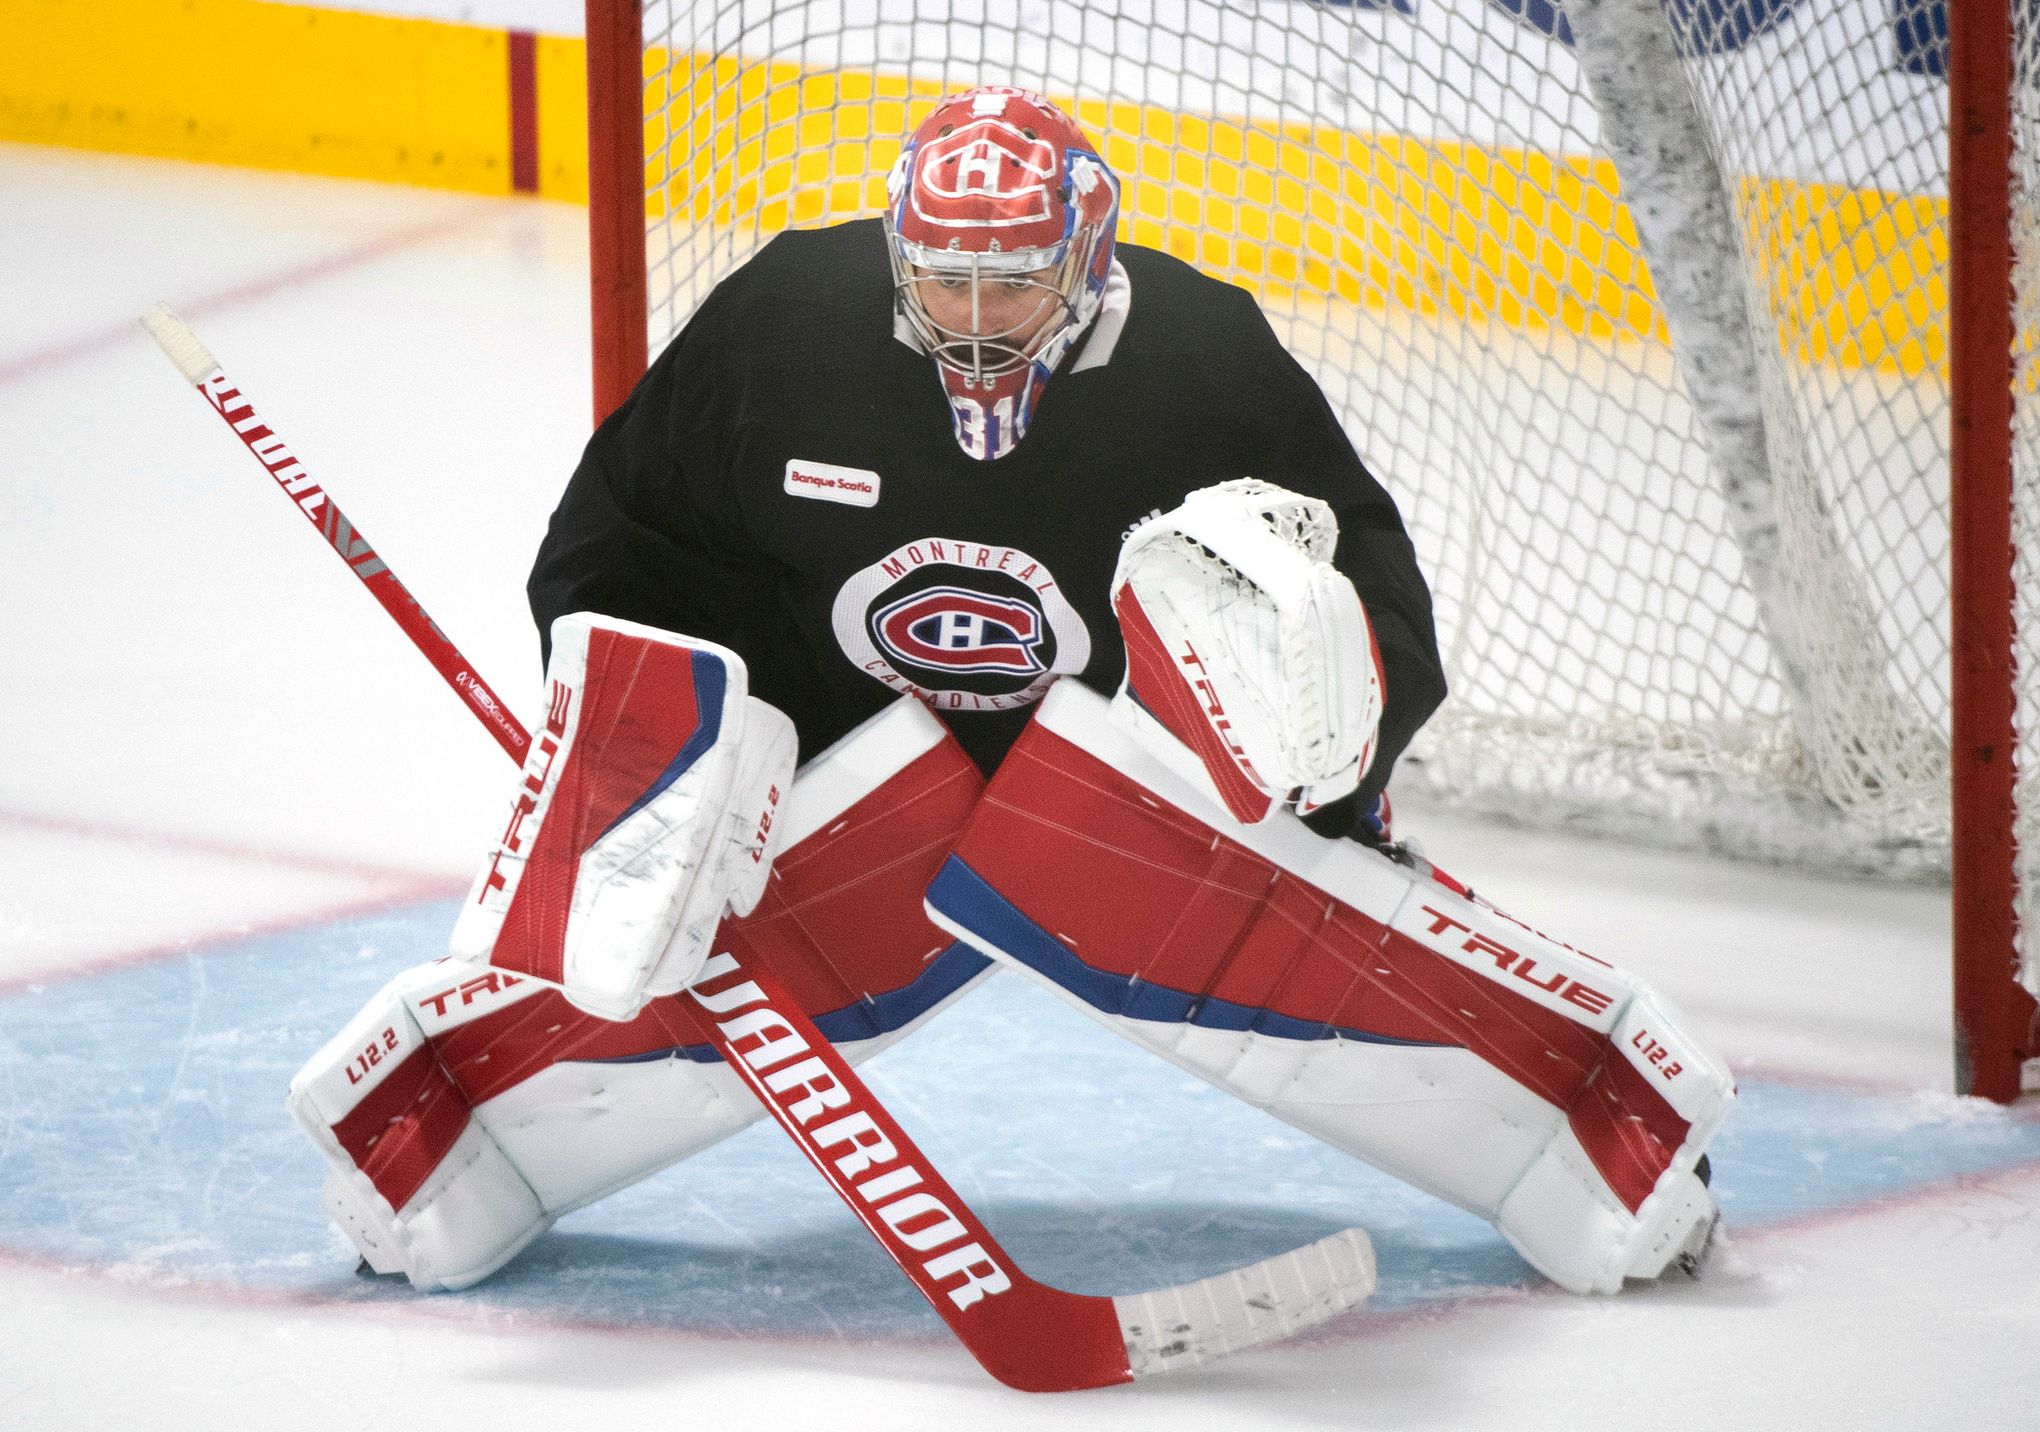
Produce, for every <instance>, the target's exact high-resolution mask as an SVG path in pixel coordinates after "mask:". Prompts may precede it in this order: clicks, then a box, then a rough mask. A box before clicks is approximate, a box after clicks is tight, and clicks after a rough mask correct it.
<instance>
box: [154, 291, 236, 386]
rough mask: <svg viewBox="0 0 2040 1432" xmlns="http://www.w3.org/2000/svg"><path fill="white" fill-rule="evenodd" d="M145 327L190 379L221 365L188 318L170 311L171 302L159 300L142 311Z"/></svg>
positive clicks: (195, 379) (196, 379) (200, 379)
mask: <svg viewBox="0 0 2040 1432" xmlns="http://www.w3.org/2000/svg"><path fill="white" fill-rule="evenodd" d="M142 327H143V328H145V329H147V330H148V332H149V336H150V337H151V338H153V339H155V340H156V342H157V343H158V344H160V345H161V346H162V349H163V352H164V353H166V354H167V355H169V358H170V361H171V362H172V363H175V364H176V365H177V371H178V372H180V373H182V374H183V375H184V377H185V380H186V381H187V382H192V383H199V382H203V381H204V380H205V377H206V375H207V374H208V373H211V372H212V371H213V370H214V369H215V368H217V367H219V366H220V365H219V362H218V360H216V359H215V358H214V357H213V356H212V354H210V353H208V352H207V351H206V347H205V345H204V344H203V343H201V342H199V341H198V335H197V334H196V333H193V332H192V331H191V329H190V328H189V327H188V326H187V325H186V324H185V322H184V320H183V319H181V318H179V317H178V316H177V315H176V314H174V313H172V312H171V311H170V305H169V304H167V303H159V304H157V305H156V306H155V307H154V308H152V309H150V310H149V311H148V312H147V313H145V314H143V315H142Z"/></svg>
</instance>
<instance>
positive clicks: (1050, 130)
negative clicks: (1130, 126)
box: [885, 87, 1119, 462]
mask: <svg viewBox="0 0 2040 1432" xmlns="http://www.w3.org/2000/svg"><path fill="white" fill-rule="evenodd" d="M1118 216H1119V187H1118V184H1117V182H1116V181H1115V180H1114V179H1113V177H1112V175H1111V173H1110V172H1109V171H1108V170H1107V169H1106V168H1105V165H1104V162H1103V161H1102V160H1100V159H1099V157H1098V154H1097V150H1096V147H1095V146H1094V145H1093V144H1092V143H1091V142H1090V140H1089V139H1087V138H1086V137H1085V135H1084V132H1083V131H1082V130H1081V129H1079V128H1078V127H1077V126H1076V124H1075V123H1074V122H1073V121H1072V120H1071V119H1070V118H1069V117H1068V116H1067V115H1065V114H1063V113H1062V111H1060V110H1058V109H1057V108H1056V107H1055V106H1054V105H1052V104H1050V103H1049V102H1048V101H1047V100H1045V99H1043V98H1042V97H1041V96H1040V95H1037V94H1030V93H1028V92H1027V91H1025V90H1017V89H1004V88H998V87H986V88H981V89H974V90H966V91H965V92H963V93H962V94H957V95H951V96H950V97H949V98H948V99H945V100H943V101H942V102H941V103H940V104H938V105H937V106H936V107H935V111H934V113H932V114H930V115H929V116H928V117H927V119H925V120H923V121H922V122H921V125H920V127H919V128H918V129H916V130H915V131H914V133H913V134H912V136H910V137H909V139H908V140H907V146H906V150H905V152H903V153H902V154H901V155H900V158H899V161H898V162H897V163H896V164H894V166H893V170H892V174H891V177H890V178H889V180H888V181H887V207H886V215H885V230H886V246H887V251H888V253H889V255H890V257H891V262H892V272H893V287H894V292H895V295H896V301H897V306H898V310H899V313H900V315H901V317H902V318H903V319H904V320H905V321H906V323H907V326H908V327H909V328H910V329H911V330H912V332H913V334H914V337H915V338H916V339H917V340H919V342H920V344H921V346H922V347H923V348H925V349H926V350H927V351H928V353H929V354H931V355H932V356H933V357H934V359H935V368H936V371H937V372H938V373H939V374H940V375H941V378H942V388H943V391H944V392H945V393H946V394H948V397H949V406H950V412H951V417H952V420H953V421H954V423H955V433H956V441H957V443H958V444H959V445H960V446H961V447H962V448H963V450H964V451H965V452H967V453H969V454H970V455H971V456H972V457H974V458H977V459H979V460H980V461H984V462H989V461H991V460H992V459H994V458H1000V457H1004V456H1005V455H1006V454H1007V453H1009V452H1011V451H1012V450H1013V447H1014V445H1015V444H1016V443H1018V442H1019V441H1020V439H1021V438H1022V437H1023V436H1025V435H1026V432H1027V425H1028V422H1029V421H1030V420H1031V419H1032V417H1033V416H1034V408H1035V405H1036V404H1037V403H1038V402H1040V401H1041V390H1042V388H1043V386H1044V385H1045V384H1046V383H1047V382H1048V379H1049V375H1050V374H1052V373H1053V372H1054V371H1055V367H1056V364H1057V363H1059V362H1060V361H1061V360H1062V357H1063V355H1064V354H1065V353H1067V352H1068V351H1069V349H1070V346H1071V345H1072V344H1073V343H1074V342H1075V341H1076V339H1077V337H1078V336H1079V335H1080V334H1081V333H1082V332H1083V331H1084V328H1085V326H1086V325H1087V324H1089V323H1090V321H1091V320H1092V318H1093V317H1095V316H1096V314H1097V312H1098V305H1099V303H1100V301H1101V299H1102V298H1103V296H1104V292H1105V280H1106V278H1107V276H1108V275H1109V274H1110V273H1111V270H1112V229H1113V225H1114V223H1115V222H1117V220H1118Z"/></svg>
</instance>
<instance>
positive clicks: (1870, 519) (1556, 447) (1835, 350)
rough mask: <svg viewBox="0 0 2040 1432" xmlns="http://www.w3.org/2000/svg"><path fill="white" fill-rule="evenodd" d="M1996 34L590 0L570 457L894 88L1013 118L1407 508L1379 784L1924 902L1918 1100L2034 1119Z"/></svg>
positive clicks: (1493, 4) (877, 165) (2010, 15)
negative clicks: (1810, 873) (1952, 1026)
mask: <svg viewBox="0 0 2040 1432" xmlns="http://www.w3.org/2000/svg"><path fill="white" fill-rule="evenodd" d="M2032 24H2033V14H2032V7H2031V6H2030V5H2025V4H2020V5H2017V6H2014V5H2013V4H2012V3H2011V0H1960V3H1953V4H1951V3H1948V0H1833V3H1824V4H1820V5H1815V4H1813V3H1811V0H1568V3H1567V4H1566V5H1565V6H1563V7H1551V6H1541V5H1537V4H1524V3H1522V0H1418V3H1409V0H1350V3H1339V4H1324V3H1319V0H1259V3H1254V0H1118V3H1116V4H1115V5H1113V6H1111V7H1099V8H1097V9H1095V10H1094V9H1093V8H1092V7H1091V6H1090V5H1089V4H1088V3H1087V0H1044V3H1043V4H1041V5H1038V6H1030V7H1010V8H1008V7H999V6H995V5H990V4H988V3H985V0H731V3H727V4H722V5H719V6H714V7H709V6H702V7H699V8H698V9H697V8H695V7H693V6H690V5H689V4H687V3H684V0H645V3H638V0H624V2H623V3H618V0H587V34H588V64H589V119H590V124H589V132H590V196H591V211H590V252H591V261H592V269H591V277H592V290H591V291H592V299H593V336H594V375H595V403H596V415H597V417H598V419H599V418H600V417H601V416H603V415H604V414H606V413H607V412H609V411H610V410H611V409H612V408H613V407H614V406H615V405H616V404H617V403H618V402H620V401H621V400H622V398H623V397H624V395H625V394H627V392H628V391H629V389H630V386H631V385H632V384H633V383H634V382H635V380H636V378H637V376H638V375H639V374H640V373H641V372H642V371H643V369H644V366H645V363H646V361H647V356H648V354H649V353H650V352H654V351H656V349H657V348H658V347H659V346H661V345H662V344H663V343H664V341H665V340H666V339H667V338H669V337H670V336H671V334H672V333H673V332H674V331H676V330H677V328H678V327H679V325H680V324H681V323H682V322H684V321H685V318H686V316H687V315H688V313H690V312H691V311H692V309H693V307H694V306H695V305H696V304H698V303H699V301H700V300H701V298H702V297H703V296H705V294H706V292H707V290H708V288H709V287H711V286H712V285H713V283H714V282H716V281H717V280H718V279H719V278H720V277H721V276H723V275H724V274H726V273H728V272H729V271H730V270H731V269H732V268H733V267H735V266H736V265H737V264H738V263H741V262H742V260H743V259H744V258H745V257H747V256H748V255H749V254H750V253H751V252H753V251H755V249H756V248H757V247H758V245H759V244H761V243H762V242H763V241H764V239H765V238H767V237H769V236H770V234H771V233H772V232H776V231H777V230H778V229H780V228H784V227H788V226H793V225H799V226H811V225H816V224H822V223H830V222H836V221H838V220H840V219H845V218H850V217H854V216H860V215H868V214H871V213H874V212H876V211H877V207H878V204H879V202H880V196H881V194H882V187H881V181H882V176H883V173H884V169H885V166H886V165H887V164H888V163H889V161H890V159H891V157H892V155H893V154H894V153H896V152H897V137H898V136H899V134H901V133H902V132H903V131H904V130H905V128H906V127H907V125H908V124H909V123H910V122H911V121H912V120H913V119H915V118H918V116H919V114H921V113H923V112H925V107H926V106H928V105H929V104H931V103H932V102H933V100H934V99H935V98H936V97H937V96H938V95H940V94H941V93H943V92H945V91H947V90H949V89H953V88H960V87H962V86H964V85H968V84H972V83H979V82H1001V83H1016V84H1021V85H1024V86H1027V87H1030V88H1036V89H1041V90H1043V91H1045V92H1046V93H1048V94H1050V95H1051V96H1052V97H1054V98H1056V99H1057V100H1059V101H1060V102H1062V103H1064V104H1066V105H1070V106H1072V107H1073V108H1074V109H1075V112H1076V113H1077V115H1078V117H1079V119H1080V120H1081V121H1082V122H1083V123H1084V124H1085V125H1086V127H1087V128H1088V129H1089V130H1090V131H1091V132H1092V133H1093V134H1094V135H1096V136H1097V137H1098V138H1099V140H1100V141H1101V144H1102V145H1103V147H1104V149H1105V151H1106V159H1107V162H1108V163H1110V164H1111V165H1112V166H1113V167H1114V169H1115V171H1116V172H1118V173H1119V174H1120V175H1121V176H1122V178H1123V179H1124V180H1125V190H1126V203H1125V206H1124V217H1123V220H1122V229H1121V236H1122V238H1124V239H1127V240H1130V241H1133V242H1138V243H1143V244H1148V245H1151V246H1154V247H1159V248H1164V249H1166V250H1168V251H1170V252H1172V253H1175V254H1177V255H1178V256H1179V257H1183V258H1186V259H1188V260H1190V261H1192V262H1195V263H1198V264H1199V265H1200V266H1202V267H1204V268H1206V269H1207V270H1208V271H1210V272H1213V273H1215V274H1217V275H1219V276H1220V277H1223V278H1226V279H1228V280H1230V281H1233V282H1236V283H1241V284H1243V285H1244V286H1247V287H1249V288H1252V289H1253V290H1255V291H1256V293H1257V294H1258V295H1259V297H1260V298H1261V301H1262V304H1263V306H1264V308H1265V309H1266V310H1267V311H1268V312H1269V314H1270V317H1271V319H1272V320H1273V321H1274V322H1275V323H1276V324H1277V326H1278V328H1279V329H1280V330H1281V331H1282V332H1283V334H1284V337H1285V339H1286V340H1287V341H1288V342H1289V344H1290V346H1291V348H1292V350H1293V351H1295V352H1296V353H1297V355H1298V357H1299V358H1300V359H1302V361H1304V363H1305V364H1306V365H1307V366H1309V367H1310V368H1311V369H1312V371H1313V372H1314V373H1315V374H1316V375H1317V377H1318V378H1319V381H1320V382H1321V383H1322V384H1323V385H1324V386H1325V388H1326V390H1327V393H1328V396H1330V397H1331V399H1332V401H1333V404H1334V406H1335V407H1336V408H1338V410H1339V411H1340V413H1341V415H1342V417H1343V418H1344V420H1345V421H1346V424H1347V426H1348V429H1349V431H1350V432H1351V433H1352V434H1353V437H1354V440H1355V443H1356V445H1357V446H1358V447H1359V449H1360V451H1361V452H1362V454H1363V455H1364V456H1366V457H1367V459H1368V461H1369V463H1370V465H1372V466H1373V467H1375V469H1376V470H1377V471H1378V472H1380V473H1381V474H1382V476H1383V477H1384V480H1385V481H1387V482H1388V484H1389V486H1390V488H1391V490H1392V491H1394V492H1395V493H1396V495H1397V497H1398V500H1399V501H1400V502H1401V503H1402V505H1403V507H1404V510H1405V514H1406V516H1407V517H1408V518H1409V520H1410V525H1411V529H1412V535H1413V538H1414V539H1415V540H1416V542H1417V545H1418V549H1419V554H1420V556H1421V557H1422V558H1423V560H1424V563H1425V567H1426V570H1427V571H1428V572H1429V573H1430V575H1431V577H1432V581H1433V586H1434V589H1435V591H1436V594H1437V597H1438V611H1439V622H1440V633H1441V640H1442V644H1443V646H1444V649H1445V652H1446V657H1447V665H1448V677H1449V679H1450V680H1451V683H1452V686H1453V691H1454V696H1453V698H1452V700H1451V701H1450V702H1448V705H1447V708H1446V710H1444V711H1442V712H1441V713H1440V715H1439V717H1438V718H1437V719H1435V720H1434V721H1433V723H1432V725H1431V727H1430V728H1428V729H1427V730H1426V732H1425V733H1424V735H1423V736H1422V737H1420V739H1419V742H1418V743H1417V744H1416V745H1415V746H1413V747H1412V749H1411V752H1410V754H1409V756H1408V757H1407V758H1406V761H1405V763H1404V765H1403V766H1401V767H1399V768H1398V775H1397V782H1398V787H1399V788H1407V789H1417V790H1427V791H1431V792H1435V793H1437V794H1439V795H1441V796H1444V797H1447V798H1450V799H1452V800H1454V801H1455V802H1457V803H1459V804H1461V805H1462V806H1465V807H1467V808H1470V809H1473V810H1476V811H1486V812H1492V813H1495V814H1498V815H1500V816H1502V817H1505V818H1507V819H1511V820H1517V821H1527V822H1531V823H1550V824H1556V825H1562V826H1564V827H1566V828H1569V829H1583V830H1591V831H1599V832H1604V833H1606V834H1608V835H1610V836H1612V837H1615V838H1630V839H1644V840H1650V841H1653V842H1667V841H1670V842H1672V843H1682V844H1689V845H1695V846H1700V847H1704V848H1713V849H1718V850H1723V851H1726V852H1729V853H1733V854H1738V855H1742V856H1746V857H1750V858H1756V859H1765V860H1773V861H1790V862H1795V863H1801V864H1806V865H1810V866H1816V867H1824V868H1832V869H1836V870H1841V871H1846V872H1852V873H1855V874H1858V875H1862V876H1864V877H1866V878H1871V879H1905V880H1915V881H1928V882H1946V881H1949V880H1951V879H1952V882H1953V884H1952V897H1951V912H1952V918H1951V927H1952V931H1953V935H1952V941H1951V944H1952V949H1953V958H1952V968H1953V980H1954V986H1955V1009H1956V1030H1955V1047H1956V1067H1957V1075H1956V1083H1957V1087H1958V1088H1959V1089H1961V1090H1963V1091H1964V1092H1975V1093H1979V1094H1984V1095H1987V1096H1989V1097H1992V1098H1995V1099H2000V1100H2007V1099H2010V1098H2013V1097H2015V1096H2016V1095H2017V1094H2018V1093H2019V1092H2020V1090H2021V1088H2022V1086H2024V1087H2033V1086H2034V1085H2035V1084H2036V1083H2040V1030H2036V1027H2035V1006H2034V999H2033V993H2032V991H2033V989H2034V988H2035V987H2036V986H2040V958H2035V957H2032V956H2029V954H2028V953H2027V950H2026V937H2025V934H2024V923H2025V918H2026V910H2027V902H2028V900H2029V898H2030V897H2029V895H2028V891H2027V886H2028V883H2029V882H2028V881H2027V880H2025V879H2024V878H2023V875H2024V871H2025V867H2026V866H2027V865H2028V864H2029V863H2030V861H2029V858H2028V857H2025V856H2023V855H2022V850H2023V849H2024V844H2023V843H2022V842H2021V840H2020V833H2021V830H2022V829H2026V828H2031V826H2032V822H2033V821H2034V819H2035V816H2034V814H2033V812H2035V811H2040V798H2036V795H2035V794H2029V793H2028V792H2027V790H2026V789H2025V787H2026V785H2027V784H2029V783H2032V784H2033V785H2034V791H2035V793H2040V746H2036V745H2034V744H2032V742H2033V737H2032V735H2031V733H2032V732H2033V731H2034V730H2036V729H2040V723H2036V721H2035V719H2034V717H2035V713H2036V712H2040V678H2036V676H2035V671H2036V669H2040V643H2036V642H2035V640H2034V635H2033V633H2034V632H2040V606H2036V601H2040V567H2036V565H2035V555H2036V551H2040V537H2036V535H2035V534H2034V531H2033V528H2032V523H2033V521H2034V520H2035V518H2036V517H2040V406H2036V401H2035V399H2036V394H2035V393H2034V391H2033V390H2034V388H2035V383H2034V380H2033V370H2032V368H2031V366H2030V365H2031V361H2032V353H2033V349H2034V347H2035V334H2036V329H2040V316H2036V313H2035V308H2036V294H2040V282H2035V281H2025V280H2023V279H2022V277H2021V275H2022V274H2023V272H2024V270H2023V268H2021V267H2020V265H2021V264H2027V265H2030V264H2032V263H2034V262H2036V260H2040V255H2034V254H2027V255H2024V256H2022V255H2021V254H2020V252H2019V247H2020V245H2021V244H2022V243H2023V244H2025V245H2027V246H2028V247H2040V240H2036V239H2035V237H2034V235H2035V234H2036V232H2040V218H2036V213H2035V209H2036V198H2035V195H2036V193H2040V186H2036V183H2035V181H2034V178H2033V177H2032V176H2034V175H2035V174H2036V172H2040V171H2036V166H2035V160H2034V156H2033V153H2032V152H2029V150H2031V149H2040V144H2036V143H2035V142H2034V141H2033V139H2031V138H2030V136H2034V135H2036V133H2040V115H2036V114H2034V113H2032V112H2030V109H2028V108H2022V107H2020V106H2019V105H2015V103H2014V99H2015V97H2016V96H2017V95H2018V94H2019V93H2020V92H2021V91H2028V92H2030V91H2034V90H2035V89H2036V88H2040V78H2036V74H2035V71H2036V69H2040V64H2036V61H2035V58H2034V49H2035V41H2034V37H2033V36H2032V35H2031V34H2030V33H2026V31H2028V30H2030V28H2031V26H2032ZM1951 30H1952V35H1951V34H1950V31H1951ZM1951 113H1952V114H1953V115H1954V116H1955V122H1954V123H1953V124H1952V125H1951V124H1950V123H1949V118H1948V117H1949V115H1950V114H1951ZM1951 196H1952V198H1951ZM2029 609H2030V610H2029ZM2032 844H2033V845H2035V846H2036V847H2040V841H2035V842H2032Z"/></svg>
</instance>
